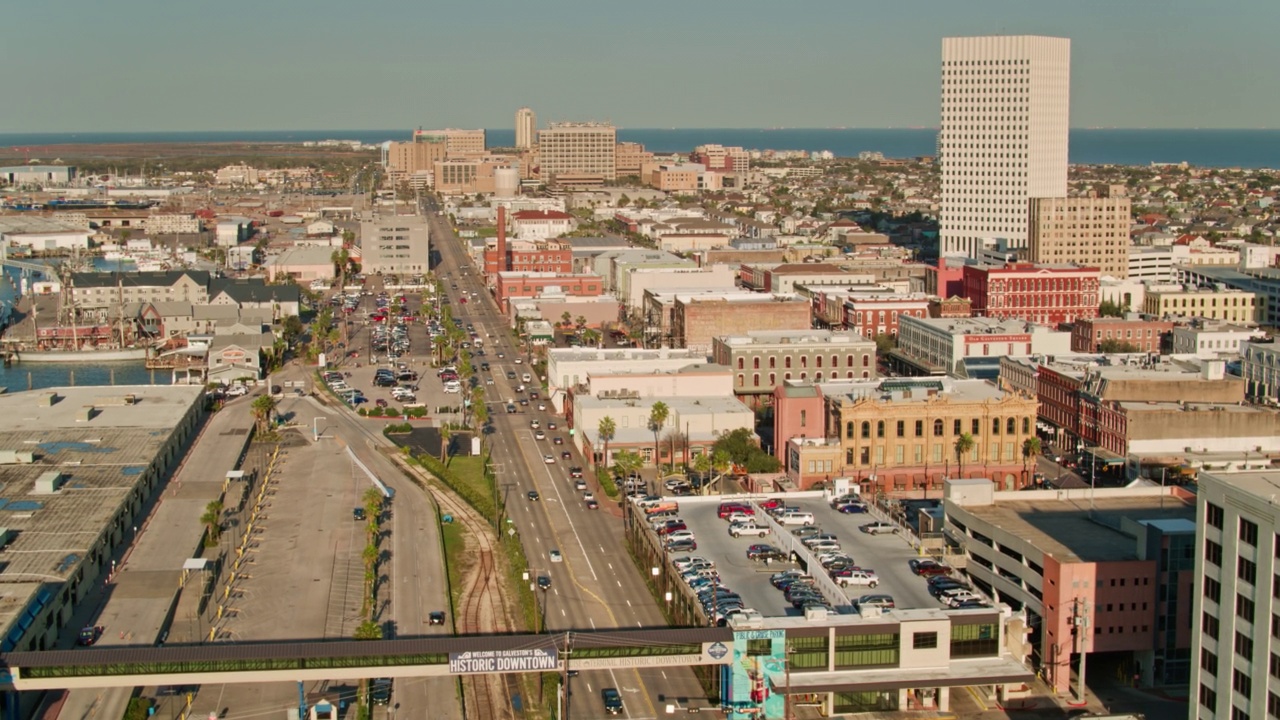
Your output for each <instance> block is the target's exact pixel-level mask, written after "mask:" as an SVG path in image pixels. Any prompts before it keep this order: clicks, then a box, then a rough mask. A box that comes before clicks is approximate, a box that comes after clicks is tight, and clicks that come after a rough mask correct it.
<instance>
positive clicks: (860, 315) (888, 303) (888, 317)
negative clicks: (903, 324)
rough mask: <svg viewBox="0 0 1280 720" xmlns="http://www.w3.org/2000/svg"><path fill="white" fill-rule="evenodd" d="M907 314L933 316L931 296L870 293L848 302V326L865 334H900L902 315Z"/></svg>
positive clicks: (848, 328) (845, 313) (846, 310)
mask: <svg viewBox="0 0 1280 720" xmlns="http://www.w3.org/2000/svg"><path fill="white" fill-rule="evenodd" d="M903 315H910V316H911V317H918V318H924V317H929V297H928V296H927V295H924V294H923V293H916V294H913V295H868V296H864V297H850V298H849V299H847V300H845V301H844V327H845V329H847V330H856V331H858V332H860V333H862V335H863V337H869V338H874V337H875V336H877V335H889V336H891V337H897V336H898V318H900V317H902V316H903Z"/></svg>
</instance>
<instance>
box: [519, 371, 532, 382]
mask: <svg viewBox="0 0 1280 720" xmlns="http://www.w3.org/2000/svg"><path fill="white" fill-rule="evenodd" d="M520 381H521V382H526V383H527V382H533V378H532V377H530V376H529V373H525V374H523V375H521V376H520Z"/></svg>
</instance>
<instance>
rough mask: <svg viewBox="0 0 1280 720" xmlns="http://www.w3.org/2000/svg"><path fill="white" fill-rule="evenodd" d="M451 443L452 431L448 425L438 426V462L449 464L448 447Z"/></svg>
mask: <svg viewBox="0 0 1280 720" xmlns="http://www.w3.org/2000/svg"><path fill="white" fill-rule="evenodd" d="M452 441H453V430H452V429H450V427H449V423H441V424H440V462H442V463H446V464H447V463H448V462H449V445H450V444H451V443H452Z"/></svg>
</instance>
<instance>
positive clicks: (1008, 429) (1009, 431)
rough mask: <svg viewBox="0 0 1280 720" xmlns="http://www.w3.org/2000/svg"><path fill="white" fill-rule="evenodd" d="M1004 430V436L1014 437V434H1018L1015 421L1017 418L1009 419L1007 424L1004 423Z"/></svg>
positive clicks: (1016, 421)
mask: <svg viewBox="0 0 1280 720" xmlns="http://www.w3.org/2000/svg"><path fill="white" fill-rule="evenodd" d="M1004 428H1005V429H1004V433H1005V434H1006V435H1014V434H1016V433H1017V432H1018V419H1017V418H1009V420H1008V422H1006V423H1005V424H1004Z"/></svg>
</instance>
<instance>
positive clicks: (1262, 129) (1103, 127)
mask: <svg viewBox="0 0 1280 720" xmlns="http://www.w3.org/2000/svg"><path fill="white" fill-rule="evenodd" d="M417 129H418V128H286V129H279V128H276V129H267V128H240V129H234V130H207V129H197V130H181V129H166V130H0V136H5V135H158V134H162V133H208V134H215V133H258V132H260V133H322V132H334V133H337V132H346V133H374V132H403V133H409V134H411V133H413V132H414V131H415V130H417ZM432 129H435V130H445V129H449V130H484V131H486V132H488V131H490V130H496V131H509V132H515V128H508V127H492V128H485V127H481V128H448V127H446V128H432ZM615 129H617V130H658V131H663V132H673V131H702V130H733V131H742V130H753V131H759V132H789V131H814V130H823V131H833V132H851V131H862V130H900V131H910V130H914V131H925V130H935V131H940V130H941V127H938V126H887V127H870V126H868V127H832V126H827V127H802V126H798V125H797V126H794V127H792V126H773V127H747V126H711V125H708V126H702V127H693V126H690V127H642V126H635V127H626V126H615ZM1068 130H1070V131H1076V130H1085V131H1089V130H1114V131H1177V132H1275V131H1280V127H1203V126H1201V127H1151V126H1133V127H1121V126H1118V125H1116V126H1111V125H1089V126H1079V127H1069V128H1068ZM335 139H337V138H335Z"/></svg>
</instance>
